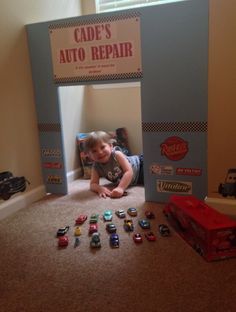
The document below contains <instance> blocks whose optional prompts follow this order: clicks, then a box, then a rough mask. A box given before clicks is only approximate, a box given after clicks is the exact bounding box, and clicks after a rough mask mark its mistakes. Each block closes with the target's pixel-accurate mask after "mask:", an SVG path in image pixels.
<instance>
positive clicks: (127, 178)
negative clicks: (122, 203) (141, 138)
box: [111, 151, 133, 197]
mask: <svg viewBox="0 0 236 312" xmlns="http://www.w3.org/2000/svg"><path fill="white" fill-rule="evenodd" d="M115 155H116V159H117V161H118V163H119V165H120V166H121V168H122V171H123V177H122V178H121V180H120V183H119V184H118V186H117V187H116V188H114V190H113V191H112V192H111V197H121V196H122V195H123V194H124V191H125V190H126V189H127V187H128V186H129V185H130V183H131V181H132V178H133V169H132V167H131V165H130V163H129V161H128V160H127V158H126V156H125V155H124V154H123V153H122V152H119V151H116V152H115Z"/></svg>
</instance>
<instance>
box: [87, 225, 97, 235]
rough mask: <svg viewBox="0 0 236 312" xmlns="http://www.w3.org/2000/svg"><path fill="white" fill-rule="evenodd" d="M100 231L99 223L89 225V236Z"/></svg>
mask: <svg viewBox="0 0 236 312" xmlns="http://www.w3.org/2000/svg"><path fill="white" fill-rule="evenodd" d="M97 231H98V225H97V223H91V224H89V234H93V233H95V232H97Z"/></svg>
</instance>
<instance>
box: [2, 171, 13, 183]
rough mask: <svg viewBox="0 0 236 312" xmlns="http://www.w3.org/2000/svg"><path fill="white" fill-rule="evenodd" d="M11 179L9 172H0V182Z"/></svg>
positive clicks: (11, 175)
mask: <svg viewBox="0 0 236 312" xmlns="http://www.w3.org/2000/svg"><path fill="white" fill-rule="evenodd" d="M12 177H13V174H12V173H11V172H10V171H3V172H0V182H2V181H5V180H7V179H10V178H12Z"/></svg>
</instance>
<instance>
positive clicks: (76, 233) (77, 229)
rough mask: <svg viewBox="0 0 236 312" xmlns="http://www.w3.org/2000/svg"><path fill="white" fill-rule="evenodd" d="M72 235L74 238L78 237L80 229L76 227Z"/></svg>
mask: <svg viewBox="0 0 236 312" xmlns="http://www.w3.org/2000/svg"><path fill="white" fill-rule="evenodd" d="M74 235H75V236H80V235H81V229H80V227H79V226H76V228H75V232H74Z"/></svg>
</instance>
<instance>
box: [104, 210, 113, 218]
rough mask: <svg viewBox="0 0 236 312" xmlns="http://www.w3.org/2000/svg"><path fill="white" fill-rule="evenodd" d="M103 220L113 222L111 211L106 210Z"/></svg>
mask: <svg viewBox="0 0 236 312" xmlns="http://www.w3.org/2000/svg"><path fill="white" fill-rule="evenodd" d="M103 219H104V221H111V220H112V211H111V210H105V211H104V213H103Z"/></svg>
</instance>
